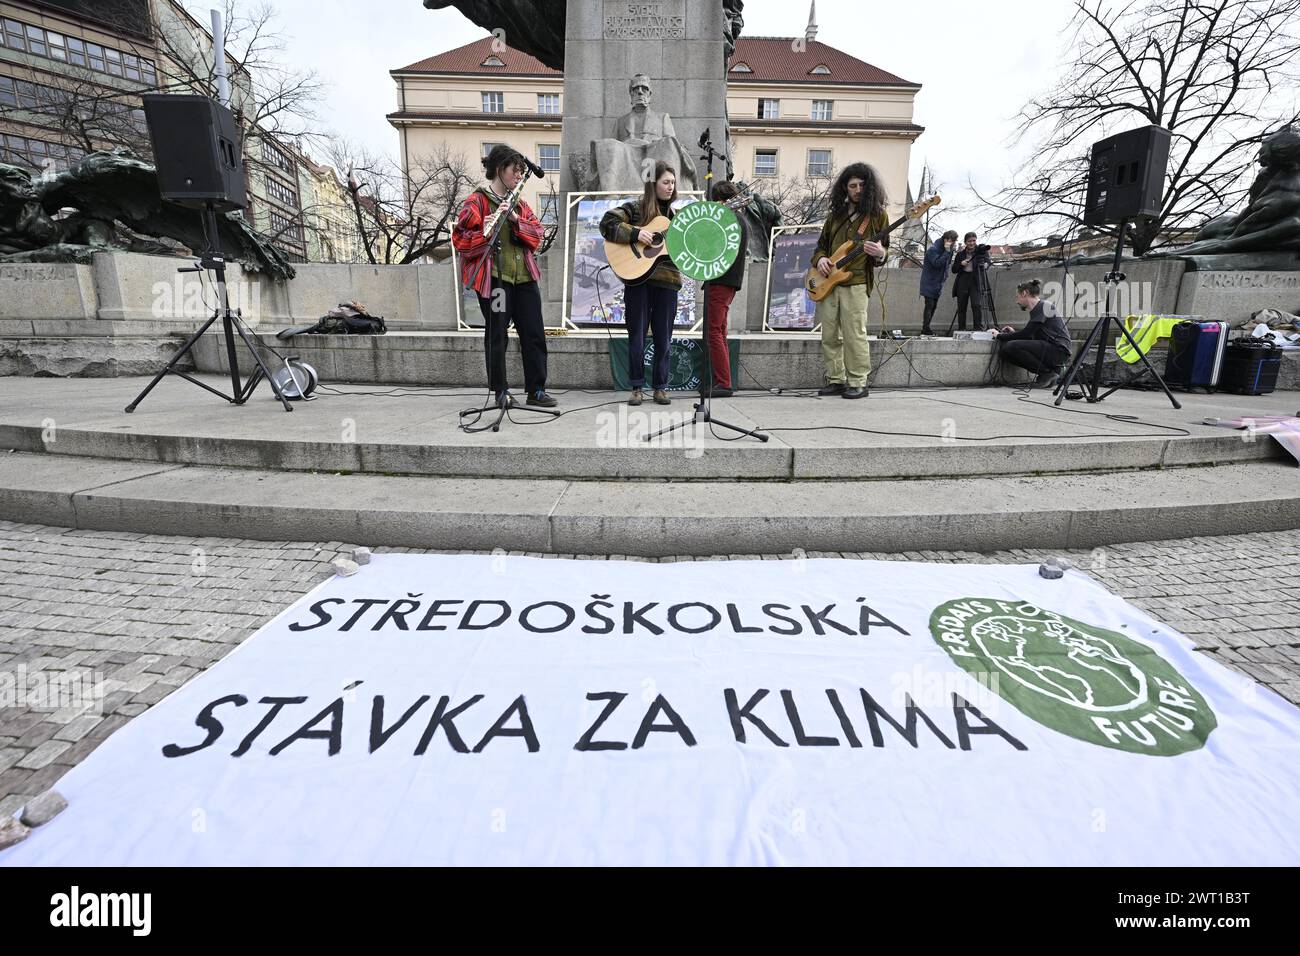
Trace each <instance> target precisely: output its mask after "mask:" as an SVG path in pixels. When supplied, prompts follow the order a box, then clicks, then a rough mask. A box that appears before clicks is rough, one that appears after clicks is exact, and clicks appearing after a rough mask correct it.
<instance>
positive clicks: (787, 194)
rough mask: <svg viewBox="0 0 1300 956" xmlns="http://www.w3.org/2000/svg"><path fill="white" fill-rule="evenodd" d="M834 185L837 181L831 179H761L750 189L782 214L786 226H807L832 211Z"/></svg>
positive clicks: (815, 177) (826, 177) (755, 181)
mask: <svg viewBox="0 0 1300 956" xmlns="http://www.w3.org/2000/svg"><path fill="white" fill-rule="evenodd" d="M834 183H835V179H834V177H831V176H803V177H801V178H795V177H792V178H788V179H768V178H758V179H755V180H754V181H753V182H752V183H751V184H750V187H751V190H752V191H753V192H755V193H757V194H759V195H760V196H762V197H763V198H764V199H766V200H767V201H768V202H770V203H772V204H773V205H774V206H776V208H777V209H779V210H780V211H781V224H782V225H785V226H803V225H807V224H809V223H818V222H821V221H822V220H823V219H825V218H826V214H827V213H828V212H829V211H830V204H831V186H832V185H834Z"/></svg>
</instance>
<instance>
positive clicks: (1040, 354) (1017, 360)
mask: <svg viewBox="0 0 1300 956" xmlns="http://www.w3.org/2000/svg"><path fill="white" fill-rule="evenodd" d="M1069 357H1070V353H1069V352H1068V351H1065V350H1064V349H1062V348H1061V347H1060V346H1057V345H1053V344H1052V343H1051V342H1044V341H1042V340H1041V339H1037V340H1035V339H1016V340H1015V341H1014V342H1004V343H1002V358H1003V359H1004V360H1005V361H1008V362H1010V363H1011V364H1012V365H1019V366H1020V367H1021V368H1023V369H1027V370H1028V371H1030V372H1033V373H1035V374H1038V375H1041V374H1042V373H1043V372H1055V371H1059V370H1060V368H1061V366H1062V365H1064V364H1065V362H1066V360H1067V359H1069Z"/></svg>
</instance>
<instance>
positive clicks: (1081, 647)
mask: <svg viewBox="0 0 1300 956" xmlns="http://www.w3.org/2000/svg"><path fill="white" fill-rule="evenodd" d="M930 631H931V633H932V634H933V635H934V639H935V641H936V642H937V643H938V644H939V646H940V647H942V648H943V649H944V650H945V651H947V652H948V656H949V657H951V658H952V660H953V661H954V662H955V663H956V664H957V665H958V666H960V667H961V668H962V669H964V670H965V671H967V673H969V674H970V675H971V676H972V677H974V678H975V679H976V680H978V681H979V682H980V683H981V684H983V685H984V686H986V687H988V688H990V689H991V690H993V691H995V692H996V693H997V694H998V696H1000V697H1001V698H1002V699H1004V700H1006V701H1007V702H1008V703H1010V704H1011V705H1012V706H1014V707H1015V708H1016V709H1017V710H1019V711H1021V712H1022V713H1023V714H1025V716H1027V717H1030V718H1032V719H1033V720H1036V721H1037V722H1038V723H1040V724H1043V725H1044V726H1046V727H1049V728H1051V729H1052V730H1056V731H1059V732H1060V733H1063V734H1068V735H1069V736H1071V737H1075V738H1077V739H1079V740H1084V741H1087V742H1089V743H1093V744H1097V745H1099V746H1102V747H1109V748H1112V749H1115V750H1123V751H1127V752H1129V753H1140V754H1152V755H1156V756H1164V757H1169V756H1175V755H1177V754H1181V753H1187V752H1189V751H1192V750H1198V749H1200V748H1201V747H1202V746H1204V744H1205V741H1206V739H1207V738H1208V737H1209V736H1210V734H1211V732H1213V730H1214V729H1215V727H1217V726H1218V720H1217V718H1216V717H1215V715H1214V711H1213V710H1212V709H1211V708H1210V705H1209V704H1208V703H1207V702H1206V700H1205V698H1204V697H1202V696H1201V694H1200V693H1199V692H1198V691H1197V690H1196V689H1195V688H1194V687H1192V685H1191V683H1190V682H1189V681H1188V680H1186V679H1185V678H1184V677H1183V676H1182V675H1181V674H1179V673H1178V671H1177V670H1175V669H1174V667H1173V665H1171V664H1170V663H1169V662H1168V661H1167V660H1165V659H1164V658H1163V657H1162V656H1161V655H1160V654H1159V653H1158V652H1157V651H1156V650H1155V648H1153V647H1150V646H1148V645H1146V644H1142V643H1139V642H1138V641H1136V640H1134V639H1132V638H1130V637H1127V636H1126V635H1124V634H1120V633H1119V632H1117V631H1109V630H1106V629H1104V628H1100V627H1096V626H1094V625H1091V624H1087V623H1084V622H1082V621H1077V620H1074V619H1073V618H1069V617H1066V616H1065V615H1063V614H1057V613H1055V612H1053V611H1048V610H1045V609H1043V608H1038V607H1035V606H1034V605H1032V604H1028V603H1025V602H1015V601H1011V602H1008V601H1000V600H995V599H992V598H966V599H964V600H958V601H949V602H947V603H946V604H943V605H940V606H939V607H938V608H936V609H935V611H934V613H933V614H931V615H930ZM990 678H991V679H990Z"/></svg>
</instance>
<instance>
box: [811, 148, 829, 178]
mask: <svg viewBox="0 0 1300 956" xmlns="http://www.w3.org/2000/svg"><path fill="white" fill-rule="evenodd" d="M830 174H831V151H830V150H829V149H810V150H808V175H809V176H813V177H817V176H829V175H830Z"/></svg>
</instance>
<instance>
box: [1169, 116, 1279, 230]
mask: <svg viewBox="0 0 1300 956" xmlns="http://www.w3.org/2000/svg"><path fill="white" fill-rule="evenodd" d="M1259 165H1260V166H1261V167H1263V168H1262V169H1261V170H1260V172H1259V175H1258V176H1256V177H1255V182H1254V183H1253V184H1252V185H1251V187H1250V200H1249V202H1248V203H1247V204H1246V208H1245V209H1244V210H1242V211H1241V212H1240V213H1237V214H1235V215H1227V216H1220V217H1218V218H1217V219H1212V220H1210V221H1209V222H1208V223H1206V224H1205V226H1204V227H1202V229H1201V231H1200V232H1199V233H1197V235H1196V241H1195V242H1193V243H1192V244H1191V245H1189V246H1184V247H1183V248H1181V249H1175V250H1173V252H1171V253H1170V255H1201V256H1208V255H1224V254H1229V253H1238V252H1287V251H1294V252H1300V133H1297V132H1296V131H1295V130H1293V129H1284V130H1282V131H1281V132H1279V133H1275V134H1273V135H1272V136H1270V137H1269V138H1268V139H1267V140H1265V141H1264V145H1263V146H1262V147H1260V151H1259Z"/></svg>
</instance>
